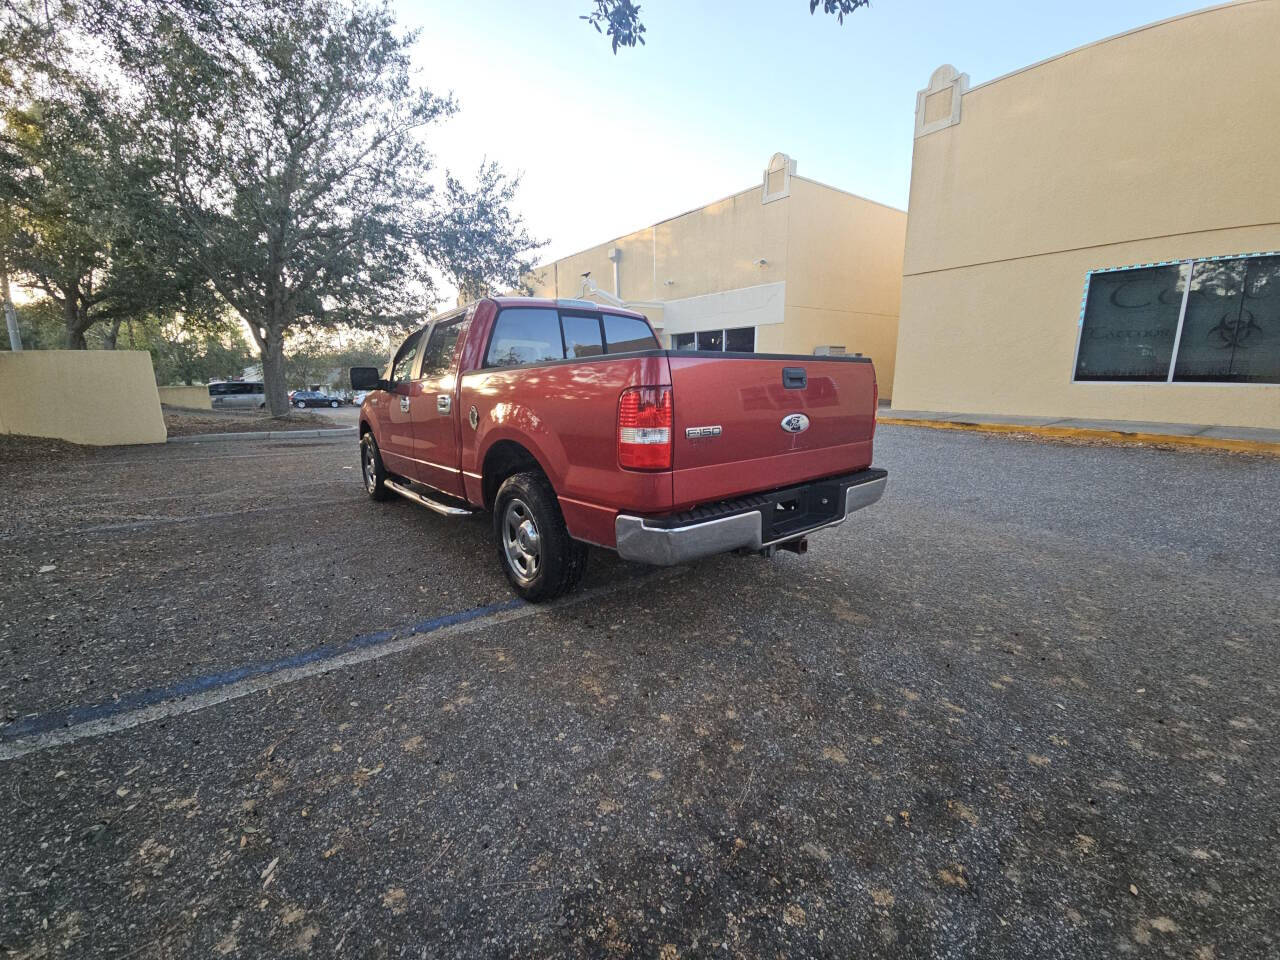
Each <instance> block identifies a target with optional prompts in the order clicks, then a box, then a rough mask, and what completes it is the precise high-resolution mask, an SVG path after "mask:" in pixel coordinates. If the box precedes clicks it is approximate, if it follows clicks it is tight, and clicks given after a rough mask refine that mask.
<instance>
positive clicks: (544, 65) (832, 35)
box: [397, 0, 1206, 262]
mask: <svg viewBox="0 0 1280 960" xmlns="http://www.w3.org/2000/svg"><path fill="white" fill-rule="evenodd" d="M1205 5H1206V4H1205V2H1204V0H1072V2H1071V3H1050V2H1046V0H872V5H871V7H870V8H864V9H861V10H858V11H857V12H856V13H855V14H853V15H852V16H851V17H847V18H845V22H844V26H840V25H839V24H837V22H836V20H835V18H834V17H827V16H823V15H822V14H821V13H818V14H815V15H813V16H810V15H809V10H808V3H807V2H806V0H732V2H731V0H645V2H643V3H642V5H641V12H642V16H643V19H644V22H645V24H646V26H647V28H648V32H647V33H646V37H647V43H646V45H645V46H643V47H637V48H635V49H623V50H620V51H619V52H618V54H617V55H616V56H615V55H614V54H613V53H612V52H611V51H610V47H609V44H608V42H607V40H606V39H605V38H604V37H602V36H598V35H597V34H596V32H595V31H594V30H593V29H592V28H591V27H590V26H589V25H588V24H586V23H585V22H584V21H581V20H579V19H578V17H579V16H580V15H581V14H584V13H587V12H588V11H589V10H590V9H591V7H592V4H591V3H590V0H483V2H481V0H472V2H457V0H397V10H398V13H399V16H400V19H401V21H402V22H403V23H405V24H406V25H409V26H414V27H418V28H421V30H422V35H421V39H420V41H419V61H420V66H421V70H422V77H421V79H422V81H423V82H424V83H425V84H426V85H427V86H429V87H432V88H433V89H439V90H452V91H453V92H454V93H455V94H456V96H457V98H458V100H459V101H460V103H461V108H462V109H461V112H460V113H459V114H458V116H456V117H455V118H454V119H453V120H451V121H449V122H448V124H447V125H446V126H445V127H443V128H440V129H438V130H437V131H436V132H435V133H434V134H433V135H432V137H431V144H432V148H433V150H434V151H435V153H436V155H437V157H438V159H439V161H440V163H441V164H442V165H443V166H445V167H448V168H449V169H450V170H452V171H453V172H455V173H464V174H465V173H469V172H470V171H472V170H474V169H475V168H476V167H477V166H478V165H479V163H480V161H481V159H482V158H483V157H488V158H490V159H493V160H497V161H498V162H499V163H500V164H501V165H502V166H503V167H504V168H505V169H506V170H508V171H512V172H514V171H519V172H521V173H522V174H523V182H522V189H521V193H520V198H519V202H518V208H519V209H520V211H521V212H522V213H523V214H524V215H525V217H526V219H527V221H528V223H529V225H530V228H531V230H532V232H533V233H534V234H535V235H536V236H538V237H541V238H543V239H546V240H549V241H550V244H549V246H548V247H547V248H546V249H545V250H543V251H542V253H541V255H540V257H539V259H540V261H542V262H546V261H549V260H551V259H554V258H556V257H559V256H563V255H565V254H568V253H573V252H575V251H577V250H580V249H583V248H584V247H588V246H592V245H593V244H596V243H602V242H604V241H605V240H608V239H610V238H612V237H615V236H618V235H620V234H624V233H627V232H629V231H631V230H636V229H639V228H641V227H645V226H648V225H649V224H651V223H654V222H656V221H658V220H662V219H664V218H666V217H669V216H673V215H675V214H678V213H682V212H684V211H685V210H689V209H693V208H696V207H700V206H702V205H704V204H706V203H709V202H711V201H713V200H717V199H720V198H721V197H724V196H728V195H729V194H732V193H735V192H737V191H739V190H742V189H744V188H746V187H748V186H751V185H752V184H754V183H758V182H759V180H760V176H761V172H762V171H763V169H764V166H765V164H766V162H767V161H768V159H769V157H770V156H771V155H772V154H773V153H774V152H776V151H783V152H785V153H788V154H790V155H791V156H792V157H794V158H796V160H797V162H798V171H797V172H799V173H800V174H802V175H804V176H808V177H812V178H813V179H815V180H820V181H823V182H824V183H829V184H831V185H833V186H836V187H840V188H841V189H844V190H849V191H851V192H853V193H858V194H862V195H863V196H866V197H870V198H871V199H873V200H879V201H881V202H883V203H888V204H892V205H894V206H897V207H901V208H904V209H905V208H906V205H907V190H908V185H909V181H910V177H911V139H912V138H911V135H912V124H913V118H914V111H915V96H916V91H917V90H919V89H920V88H922V87H923V86H925V84H926V83H927V82H928V79H929V75H930V74H931V73H932V72H933V70H934V69H935V68H936V67H938V66H939V65H940V64H943V63H952V64H954V65H955V66H956V68H957V69H959V70H960V71H961V72H964V73H968V74H969V78H970V81H971V83H973V84H978V83H982V82H984V81H986V80H990V79H992V78H994V77H997V76H1000V75H1001V74H1004V73H1008V72H1009V71H1011V70H1017V69H1019V68H1021V67H1024V66H1027V65H1029V64H1032V63H1035V62H1036V61H1038V60H1042V59H1044V58H1046V57H1050V56H1054V55H1056V54H1059V53H1063V52H1065V51H1067V50H1070V49H1072V48H1073V47H1077V46H1080V45H1082V44H1085V43H1090V42H1092V41H1094V40H1099V39H1102V38H1103V37H1107V36H1110V35H1112V34H1115V33H1120V32H1123V31H1125V30H1129V29H1132V28H1134V27H1138V26H1142V25H1143V24H1146V23H1150V22H1152V21H1155V20H1161V19H1164V18H1166V17H1170V16H1174V15H1176V14H1179V13H1185V12H1187V11H1190V10H1195V9H1199V8H1201V7H1203V6H1205Z"/></svg>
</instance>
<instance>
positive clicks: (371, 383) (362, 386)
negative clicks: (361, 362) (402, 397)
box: [351, 367, 385, 390]
mask: <svg viewBox="0 0 1280 960" xmlns="http://www.w3.org/2000/svg"><path fill="white" fill-rule="evenodd" d="M379 373H381V371H380V370H379V369H378V368H377V367H352V368H351V389H352V390H379V389H381V388H382V387H384V386H385V384H383V382H382V380H381V378H380V377H379V376H378V374H379Z"/></svg>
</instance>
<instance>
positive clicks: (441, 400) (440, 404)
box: [436, 393, 453, 413]
mask: <svg viewBox="0 0 1280 960" xmlns="http://www.w3.org/2000/svg"><path fill="white" fill-rule="evenodd" d="M452 409H453V397H451V396H449V395H448V394H447V393H442V394H440V395H439V396H438V397H436V413H448V412H449V411H450V410H452Z"/></svg>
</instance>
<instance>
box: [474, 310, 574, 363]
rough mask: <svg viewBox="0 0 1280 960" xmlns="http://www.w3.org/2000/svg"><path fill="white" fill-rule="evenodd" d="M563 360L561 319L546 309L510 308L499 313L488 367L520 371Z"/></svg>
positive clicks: (486, 359)
mask: <svg viewBox="0 0 1280 960" xmlns="http://www.w3.org/2000/svg"><path fill="white" fill-rule="evenodd" d="M563 359H564V343H563V342H562V341H561V339H560V318H559V316H558V315H557V314H556V311H555V310H552V309H550V308H547V307H507V308H505V309H504V310H501V311H500V312H499V313H498V319H497V320H496V321H495V322H494V325H493V336H492V337H491V338H490V339H489V352H488V353H487V354H486V355H485V359H484V365H485V366H486V367H518V366H521V365H523V364H526V363H546V362H548V361H550V360H563Z"/></svg>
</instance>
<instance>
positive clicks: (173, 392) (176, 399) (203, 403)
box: [158, 383, 213, 410]
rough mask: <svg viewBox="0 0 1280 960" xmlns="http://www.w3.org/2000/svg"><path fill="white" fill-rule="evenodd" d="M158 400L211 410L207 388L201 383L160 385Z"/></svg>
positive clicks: (173, 404) (180, 405)
mask: <svg viewBox="0 0 1280 960" xmlns="http://www.w3.org/2000/svg"><path fill="white" fill-rule="evenodd" d="M158 389H159V390H160V402H161V403H168V404H171V405H172V406H175V407H190V408H192V409H195V410H212V409H213V403H212V402H211V401H210V400H209V388H208V386H206V385H205V384H203V383H197V384H196V385H195V386H192V387H188V386H178V387H160V388H158Z"/></svg>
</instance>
